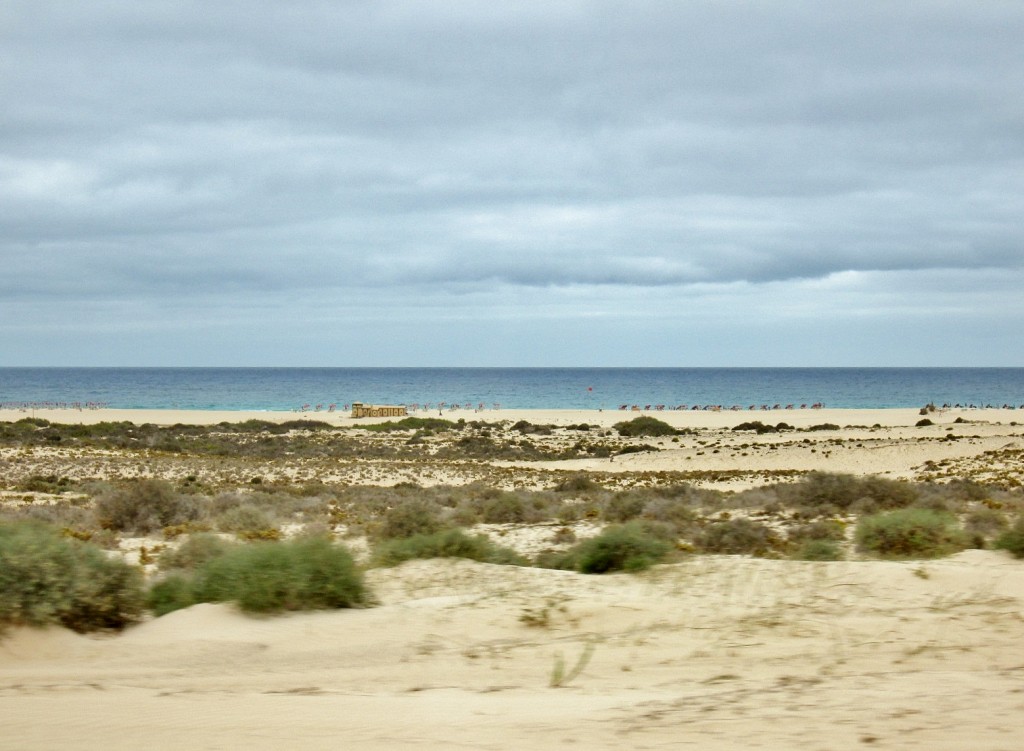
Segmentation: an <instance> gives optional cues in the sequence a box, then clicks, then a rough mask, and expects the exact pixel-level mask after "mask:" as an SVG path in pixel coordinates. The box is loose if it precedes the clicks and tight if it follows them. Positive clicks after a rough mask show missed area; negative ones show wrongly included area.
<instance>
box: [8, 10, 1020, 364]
mask: <svg viewBox="0 0 1024 751" xmlns="http://www.w3.org/2000/svg"><path fill="white" fill-rule="evenodd" d="M1021 40H1024V2H1021V0H1002V1H1000V0H973V1H972V2H964V0H957V1H956V2H945V1H944V0H922V1H920V2H901V0H880V1H877V2H876V1H874V0H858V2H849V0H836V1H832V0H806V1H798V0H759V1H758V2H739V1H733V0H714V1H713V2H712V1H708V2H687V1H686V0H666V1H665V2H655V1H651V0H629V1H628V2H625V1H623V2H612V1H608V2H603V1H600V0H593V1H589V2H588V1H583V0H580V1H578V2H576V1H571V0H564V1H560V0H515V2H511V1H510V2H495V1H494V0H480V1H479V2H475V1H473V2H470V1H468V0H467V1H461V0H405V1H397V0H372V1H371V0H367V1H365V2H363V1H358V0H352V1H343V0H289V1H288V2H276V3H252V2H241V1H239V2H223V1H219V0H204V1H202V2H199V1H197V2H187V1H185V0H166V1H164V0H145V2H139V0H89V1H88V2H70V1H58V0H3V2H2V3H0V101H2V102H3V104H2V106H0V263H2V267H0V365H324V366H347V365H410V366H416V365H422V366H429V365H470V366H474V365H479V366H490V365H510V366H512V365H523V366H543V365H552V366H554V365H580V366H601V365H623V366H630V365H634V366H691V365H692V366H732V365H766V366H785V365H799V366H813V365H851V366H856V365H865V366H868V365H922V366H923V365H1014V366H1024V334H1022V332H1024V44H1022V42H1021Z"/></svg>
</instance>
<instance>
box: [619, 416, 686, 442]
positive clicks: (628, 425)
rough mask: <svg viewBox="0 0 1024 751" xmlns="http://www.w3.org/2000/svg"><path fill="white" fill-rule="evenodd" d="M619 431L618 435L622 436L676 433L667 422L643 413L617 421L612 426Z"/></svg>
mask: <svg viewBox="0 0 1024 751" xmlns="http://www.w3.org/2000/svg"><path fill="white" fill-rule="evenodd" d="M612 427H614V428H615V430H617V431H618V432H619V435H620V436H623V437H637V436H654V437H657V436H665V435H677V433H678V431H677V430H676V429H675V428H673V427H672V426H671V425H669V424H668V423H667V422H664V421H662V420H659V419H658V418H656V417H649V416H647V415H644V416H642V417H637V418H635V419H633V420H629V421H628V422H618V423H615V425H614V426H612Z"/></svg>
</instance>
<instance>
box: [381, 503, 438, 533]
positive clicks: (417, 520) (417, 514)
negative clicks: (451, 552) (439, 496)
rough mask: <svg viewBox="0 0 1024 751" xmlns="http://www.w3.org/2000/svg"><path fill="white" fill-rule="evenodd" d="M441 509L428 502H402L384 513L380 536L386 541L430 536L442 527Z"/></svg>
mask: <svg viewBox="0 0 1024 751" xmlns="http://www.w3.org/2000/svg"><path fill="white" fill-rule="evenodd" d="M442 526H443V525H442V522H441V513H440V508H439V507H438V506H437V505H435V504H432V503H429V502H428V501H424V500H419V499H411V500H406V501H402V502H400V503H398V504H396V505H394V506H392V507H391V508H389V509H388V510H387V511H385V512H384V515H383V519H382V521H381V527H380V536H381V537H383V538H386V539H391V538H400V537H412V536H413V535H429V534H433V533H434V532H437V531H439V530H440V529H441V527H442Z"/></svg>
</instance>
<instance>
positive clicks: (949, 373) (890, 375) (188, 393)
mask: <svg viewBox="0 0 1024 751" xmlns="http://www.w3.org/2000/svg"><path fill="white" fill-rule="evenodd" d="M356 401H358V402H365V403H370V404H374V403H376V404H407V405H413V404H416V405H429V406H430V407H432V408H437V406H438V405H439V404H441V403H445V404H448V405H454V404H458V405H462V406H465V405H472V406H473V407H477V406H479V405H483V406H484V407H485V408H486V409H492V408H496V407H498V406H500V407H501V408H504V409H617V408H618V407H619V406H621V405H629V406H632V405H638V406H640V407H641V408H643V407H646V406H647V405H652V406H657V405H665V407H666V408H679V407H682V406H684V405H685V407H686V408H692V407H693V406H694V405H699V406H704V405H722V406H725V407H729V406H733V405H738V406H740V407H743V408H746V407H748V406H750V405H756V406H757V407H760V406H761V405H762V404H767V405H768V406H774V405H776V404H779V405H781V406H783V407H785V406H787V405H789V404H792V405H794V407H796V408H799V407H800V406H801V405H804V404H806V405H807V406H811V405H812V404H817V403H820V404H823V405H824V406H825V407H847V408H884V407H920V406H923V405H925V404H928V403H934V404H938V405H942V404H950V405H955V404H960V405H964V406H967V405H974V406H995V407H1001V406H1005V405H1011V406H1015V407H1024V368H0V406H3V407H19V406H27V405H35V406H46V405H54V406H60V405H66V406H73V405H83V406H104V407H115V408H124V409H197V410H261V411H263V410H285V411H288V410H299V409H302V408H303V407H307V408H308V409H316V408H317V407H318V406H319V407H320V408H321V409H329V408H330V405H335V407H336V409H339V410H341V409H344V408H346V406H347V405H349V404H351V403H352V402H356Z"/></svg>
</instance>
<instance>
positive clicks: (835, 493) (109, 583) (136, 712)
mask: <svg viewBox="0 0 1024 751" xmlns="http://www.w3.org/2000/svg"><path fill="white" fill-rule="evenodd" d="M1021 416H1022V417H1024V415H1021ZM1016 417H1017V412H1016V411H1013V410H972V411H962V412H961V411H926V412H925V414H919V413H918V411H917V410H878V411H853V410H849V411H844V410H814V411H811V410H806V411H805V410H800V411H788V410H779V411H769V412H738V413H712V414H706V413H658V414H641V415H638V414H636V413H630V412H596V411H595V412H578V413H572V412H544V413H541V412H519V413H510V412H505V413H486V412H485V413H479V414H477V413H472V412H465V413H452V414H446V415H444V416H443V419H441V418H435V417H429V418H423V417H418V418H413V419H411V420H408V421H399V422H393V421H356V420H352V419H350V418H347V417H344V416H339V415H326V414H323V415H287V414H285V415H220V414H217V415H210V414H203V413H198V414H178V413H145V414H143V413H118V412H116V411H112V410H111V411H102V412H98V413H77V412H54V413H45V414H43V413H37V414H36V415H34V416H26V415H24V414H0V421H2V420H6V421H4V422H0V504H2V509H0V518H2V522H0V562H2V563H3V564H4V565H3V567H2V568H0V585H2V586H3V588H4V593H5V596H4V600H3V601H2V602H0V623H3V624H4V633H3V636H0V708H2V711H3V714H4V717H5V726H6V728H5V732H4V734H3V735H2V736H0V748H53V747H60V746H70V745H73V746H74V747H76V748H83V749H89V748H96V749H99V748H103V749H118V748H125V749H127V748H133V749H134V748H137V747H139V746H146V747H150V748H164V747H167V748H170V747H172V746H173V747H179V746H181V745H183V744H184V745H187V746H194V747H197V748H221V747H238V746H241V745H245V746H248V747H252V748H257V749H261V748H278V747H281V746H282V745H287V746H289V747H295V748H328V747H331V748H333V747H336V745H337V743H338V742H339V740H344V742H346V743H348V744H350V745H355V746H357V747H360V748H402V747H412V746H417V747H420V748H423V747H442V746H443V747H450V746H453V745H455V746H460V745H461V746H465V747H471V748H507V747H509V746H510V745H513V744H514V745H526V746H528V747H531V748H554V747H559V748H561V747H565V746H572V745H576V744H587V745H588V746H591V747H600V748H612V747H615V748H618V747H622V746H624V745H629V746H630V747H635V748H646V747H660V746H665V745H673V746H676V745H678V746H683V747H686V746H688V745H689V746H693V747H700V748H734V747H737V746H740V745H742V746H744V747H764V748H784V747H800V748H810V749H814V748H822V749H825V748H828V749H835V748H840V749H841V748H861V747H864V746H865V745H871V744H874V745H878V746H880V747H890V748H911V747H919V748H928V749H936V748H951V749H952V748H964V747H966V746H968V745H969V746H970V747H971V748H976V749H1015V748H1019V747H1020V739H1019V729H1018V726H1019V720H1020V717H1021V716H1022V710H1024V682H1022V679H1024V660H1022V658H1021V655H1020V649H1019V644H1020V643H1021V639H1022V637H1024V562H1022V561H1019V560H1018V559H1017V558H1016V557H1015V554H1016V555H1020V554H1021V553H1022V552H1024V550H1022V540H1024V522H1021V521H1020V519H1021V514H1022V512H1024V494H1022V490H1021V488H1022V482H1024V455H1022V454H1024V440H1022V439H1024V428H1022V427H1021V426H1018V425H1017V423H1016V419H1015V418H1016ZM638 418H639V419H638ZM919 423H922V424H919ZM12 572H17V573H12ZM597 574H604V575H597ZM265 613H278V615H275V616H273V617H271V616H267V615H263V614H265ZM280 613H285V614H283V615H282V614H280ZM157 616H159V617H157ZM26 624H38V625H36V626H35V627H30V626H28V625H26ZM46 624H49V625H46ZM54 624H55V625H54Z"/></svg>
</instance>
